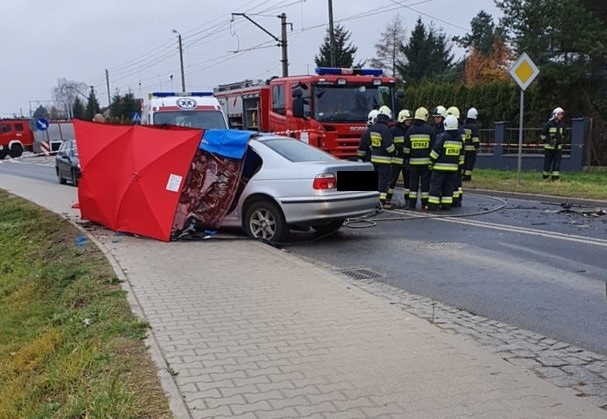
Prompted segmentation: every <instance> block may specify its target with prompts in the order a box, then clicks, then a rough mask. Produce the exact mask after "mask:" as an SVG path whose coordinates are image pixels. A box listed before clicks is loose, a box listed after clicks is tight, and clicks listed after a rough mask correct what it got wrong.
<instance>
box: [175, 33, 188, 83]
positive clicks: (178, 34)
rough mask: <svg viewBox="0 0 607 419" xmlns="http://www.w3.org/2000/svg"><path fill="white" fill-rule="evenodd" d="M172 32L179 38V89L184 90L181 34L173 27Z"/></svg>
mask: <svg viewBox="0 0 607 419" xmlns="http://www.w3.org/2000/svg"><path fill="white" fill-rule="evenodd" d="M173 33H176V34H177V39H178V40H179V66H180V67H181V91H182V92H185V73H184V71H183V44H182V43H181V34H180V33H179V32H177V31H176V30H175V29H173Z"/></svg>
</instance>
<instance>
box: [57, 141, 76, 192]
mask: <svg viewBox="0 0 607 419" xmlns="http://www.w3.org/2000/svg"><path fill="white" fill-rule="evenodd" d="M55 172H56V173H57V178H59V183H61V184H65V183H66V182H67V181H70V182H71V183H72V185H74V186H78V181H79V180H80V176H81V172H80V159H79V158H78V149H77V148H76V141H75V140H67V141H63V142H62V143H61V145H60V146H59V150H57V156H56V157H55Z"/></svg>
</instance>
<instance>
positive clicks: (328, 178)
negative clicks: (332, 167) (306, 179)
mask: <svg viewBox="0 0 607 419" xmlns="http://www.w3.org/2000/svg"><path fill="white" fill-rule="evenodd" d="M312 187H313V188H314V189H335V188H337V182H336V180H335V176H333V175H332V174H331V173H325V174H322V175H318V176H316V177H315V178H314V183H312Z"/></svg>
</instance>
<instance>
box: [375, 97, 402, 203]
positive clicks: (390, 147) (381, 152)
mask: <svg viewBox="0 0 607 419" xmlns="http://www.w3.org/2000/svg"><path fill="white" fill-rule="evenodd" d="M390 119H392V111H391V110H390V108H389V107H387V106H385V105H384V106H382V107H380V108H379V113H378V114H377V119H376V121H375V124H374V125H373V126H371V128H370V130H369V138H370V140H371V163H373V166H375V170H376V171H377V189H378V191H379V200H380V202H381V205H382V208H384V209H391V208H392V205H391V204H390V203H389V202H388V201H387V197H388V189H389V187H390V176H391V174H392V156H393V155H394V152H395V150H396V148H395V147H394V140H393V136H392V130H391V129H390V127H389V126H388V123H389V122H390Z"/></svg>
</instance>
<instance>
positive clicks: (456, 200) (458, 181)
mask: <svg viewBox="0 0 607 419" xmlns="http://www.w3.org/2000/svg"><path fill="white" fill-rule="evenodd" d="M449 115H453V116H455V118H456V119H457V122H458V126H459V128H458V132H459V135H460V136H461V137H462V141H463V142H465V141H466V132H465V131H464V127H463V124H462V121H461V120H460V113H459V108H458V107H457V106H451V107H450V108H448V109H447V116H449ZM462 168H463V166H462V167H461V168H460V169H462ZM463 198H464V191H463V189H462V171H461V170H458V171H457V176H456V178H455V186H454V188H453V204H452V205H451V206H452V207H461V206H462V200H463Z"/></svg>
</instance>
